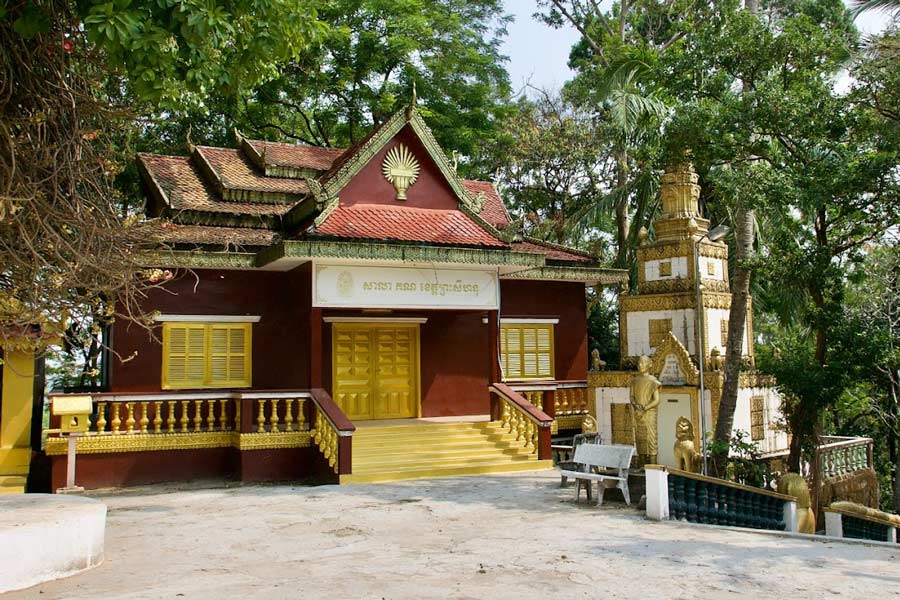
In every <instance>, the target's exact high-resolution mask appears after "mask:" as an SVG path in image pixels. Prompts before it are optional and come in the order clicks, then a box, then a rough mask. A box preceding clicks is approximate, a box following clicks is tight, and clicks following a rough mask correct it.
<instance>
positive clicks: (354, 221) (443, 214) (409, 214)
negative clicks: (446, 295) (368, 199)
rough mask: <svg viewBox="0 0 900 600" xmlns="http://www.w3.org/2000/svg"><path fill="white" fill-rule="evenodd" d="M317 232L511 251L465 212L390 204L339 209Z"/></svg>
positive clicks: (344, 236)
mask: <svg viewBox="0 0 900 600" xmlns="http://www.w3.org/2000/svg"><path fill="white" fill-rule="evenodd" d="M316 232H317V233H319V234H323V235H330V236H336V237H343V238H357V239H370V240H397V241H405V242H427V243H431V244H448V245H462V246H489V247H493V248H506V247H508V246H507V244H506V243H505V242H503V241H501V240H498V239H497V238H495V237H493V236H492V235H490V234H489V233H488V232H487V231H485V230H484V229H482V228H481V227H479V226H478V224H476V223H475V222H474V221H473V220H472V219H470V218H469V217H468V216H466V215H465V213H463V212H461V211H458V210H434V209H427V208H413V207H409V206H391V205H387V204H354V205H351V206H338V207H337V208H336V209H335V211H334V212H333V213H331V215H329V216H328V218H327V219H325V222H324V223H322V224H321V225H320V226H319V227H318V228H317V229H316Z"/></svg>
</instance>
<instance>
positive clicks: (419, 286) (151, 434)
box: [46, 105, 626, 489]
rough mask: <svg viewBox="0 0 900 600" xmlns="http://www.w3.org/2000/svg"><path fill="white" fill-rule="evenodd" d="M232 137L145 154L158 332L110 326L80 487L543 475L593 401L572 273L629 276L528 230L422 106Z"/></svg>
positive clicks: (597, 281)
mask: <svg viewBox="0 0 900 600" xmlns="http://www.w3.org/2000/svg"><path fill="white" fill-rule="evenodd" d="M236 146H237V147H236V148H215V147H206V146H192V147H191V148H190V153H189V155H188V156H160V155H152V154H141V155H139V156H138V159H137V161H138V167H139V170H140V173H141V175H142V178H143V184H144V190H145V193H146V197H147V205H146V206H147V214H148V216H151V217H155V218H157V219H159V220H160V222H161V233H160V242H161V246H160V249H159V251H158V252H156V253H155V254H153V255H152V256H151V257H149V258H148V261H147V265H146V266H147V267H148V273H149V274H150V276H151V277H155V278H157V279H160V280H161V281H162V282H163V284H162V285H161V287H160V289H156V290H153V291H152V292H151V293H150V294H149V296H148V297H147V299H146V302H145V304H144V308H145V310H147V311H152V313H153V316H154V320H155V326H154V327H153V329H152V331H150V332H148V331H147V330H146V329H145V328H142V327H140V326H138V325H136V324H134V323H129V322H127V321H124V320H119V321H117V322H116V323H115V325H114V327H113V329H112V332H111V347H112V350H113V352H112V353H111V354H110V358H111V360H110V362H109V373H108V384H107V391H104V392H103V393H94V394H91V398H92V402H93V407H94V409H93V414H92V415H91V417H90V423H91V424H90V431H88V432H86V433H85V434H84V435H81V436H80V437H79V439H78V440H77V456H78V459H77V469H78V470H77V482H78V484H79V485H82V486H85V487H87V488H91V487H100V486H112V485H129V484H138V483H147V482H155V481H174V480H187V479H198V478H223V477H229V478H235V479H239V480H242V481H261V480H302V479H304V478H307V477H312V476H316V477H319V478H322V477H324V478H326V479H332V480H337V481H340V482H342V483H348V482H349V483H352V482H368V481H384V480H392V479H403V478H416V477H430V476H440V475H456V474H474V473H493V472H504V471H516V470H529V469H538V468H547V467H548V466H549V465H550V460H549V459H550V434H551V431H556V430H558V429H560V428H562V429H566V428H578V427H580V425H581V420H582V419H583V418H584V415H586V414H587V413H588V412H589V411H591V410H592V407H590V406H589V405H590V404H591V402H589V397H588V396H589V395H588V392H587V383H586V378H587V365H588V353H589V349H588V337H587V316H586V304H585V286H598V285H601V286H602V285H618V284H620V283H622V282H624V281H625V280H626V273H625V272H623V271H617V270H611V269H606V268H602V267H601V266H600V265H599V264H598V262H597V260H596V259H595V257H593V256H590V255H589V254H586V253H584V252H580V251H577V250H574V249H571V248H567V247H563V246H559V245H555V244H550V243H547V242H543V241H539V240H536V239H532V238H530V237H527V236H524V235H522V234H521V232H520V231H519V229H518V228H517V227H516V226H514V224H513V223H512V222H511V220H510V216H509V214H508V212H507V210H506V208H505V206H504V204H503V201H502V199H501V197H500V195H499V194H498V192H497V190H496V189H495V187H494V186H493V185H492V184H491V183H489V182H485V181H471V180H466V179H462V178H461V177H459V176H458V175H457V173H456V169H455V166H454V165H453V164H452V163H451V162H450V161H448V159H447V157H446V156H445V154H444V152H443V151H442V149H441V148H440V147H439V146H438V144H437V142H436V141H435V139H434V137H433V135H432V133H431V131H430V130H429V128H428V126H427V125H426V124H425V122H424V120H423V119H422V117H421V116H420V115H419V113H418V112H417V110H416V108H415V106H414V105H411V106H410V107H409V108H407V109H404V110H402V111H400V112H398V113H396V114H395V115H393V116H392V117H391V118H390V119H388V120H387V121H386V122H385V123H384V124H382V125H381V126H379V127H377V128H375V129H374V130H373V131H372V132H371V133H370V134H369V135H368V136H367V137H365V138H364V139H362V140H361V141H360V142H359V143H357V144H355V145H354V146H353V147H351V148H347V149H335V148H321V147H313V146H307V145H292V144H283V143H272V142H264V141H257V140H251V139H245V138H243V137H242V136H240V135H237V143H236ZM65 444H66V443H65V441H64V439H63V438H60V437H52V436H51V437H50V438H49V439H48V441H47V445H46V453H47V455H48V456H49V457H50V458H51V462H52V483H51V485H52V487H53V489H56V488H57V487H59V486H60V485H61V484H62V482H63V481H64V480H65V465H66V456H65V451H66V445H65Z"/></svg>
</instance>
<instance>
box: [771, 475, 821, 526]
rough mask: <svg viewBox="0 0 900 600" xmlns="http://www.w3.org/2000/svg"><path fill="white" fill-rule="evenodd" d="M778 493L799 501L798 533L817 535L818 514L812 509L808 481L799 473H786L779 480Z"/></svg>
mask: <svg viewBox="0 0 900 600" xmlns="http://www.w3.org/2000/svg"><path fill="white" fill-rule="evenodd" d="M778 493H779V494H785V495H786V496H793V497H794V498H796V499H797V531H798V532H799V533H810V534H812V533H815V532H816V513H814V512H813V509H812V508H811V506H812V502H811V501H810V497H809V486H808V485H807V484H806V479H805V478H804V477H803V476H802V475H800V474H798V473H785V474H784V475H782V476H781V479H779V480H778Z"/></svg>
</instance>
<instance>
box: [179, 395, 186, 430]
mask: <svg viewBox="0 0 900 600" xmlns="http://www.w3.org/2000/svg"><path fill="white" fill-rule="evenodd" d="M178 424H179V425H181V433H187V430H188V401H187V400H182V401H181V419H180V420H179V423H178Z"/></svg>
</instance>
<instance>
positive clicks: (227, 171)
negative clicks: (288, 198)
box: [197, 146, 309, 195]
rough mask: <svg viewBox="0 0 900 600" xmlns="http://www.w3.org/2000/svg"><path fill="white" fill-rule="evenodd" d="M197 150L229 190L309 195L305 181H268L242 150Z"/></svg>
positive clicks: (208, 147) (202, 148) (274, 179)
mask: <svg viewBox="0 0 900 600" xmlns="http://www.w3.org/2000/svg"><path fill="white" fill-rule="evenodd" d="M197 150H198V151H199V152H200V154H201V156H203V158H205V159H206V161H207V163H208V164H209V166H210V167H211V168H212V170H213V172H214V173H215V174H216V177H217V178H218V180H219V181H220V182H221V183H222V186H223V187H225V188H226V189H229V190H248V191H251V192H280V193H283V194H298V195H303V194H306V193H308V192H309V187H308V186H307V185H306V182H305V181H303V180H302V179H286V178H280V177H266V176H265V175H264V174H262V173H260V172H259V171H257V170H256V169H254V168H253V165H251V164H250V161H248V160H247V158H246V157H245V156H244V154H243V153H242V152H241V151H240V150H233V149H231V148H214V147H212V146H197Z"/></svg>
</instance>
